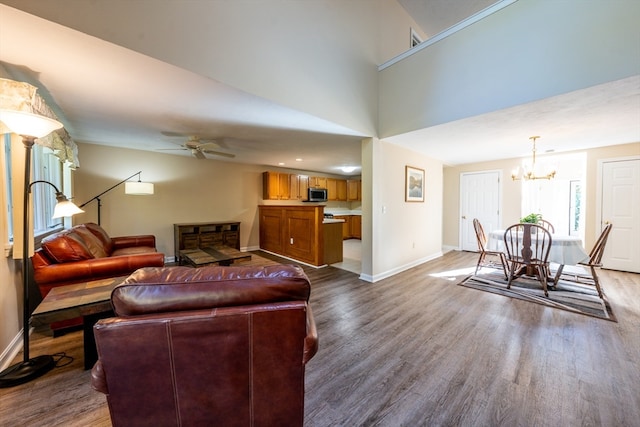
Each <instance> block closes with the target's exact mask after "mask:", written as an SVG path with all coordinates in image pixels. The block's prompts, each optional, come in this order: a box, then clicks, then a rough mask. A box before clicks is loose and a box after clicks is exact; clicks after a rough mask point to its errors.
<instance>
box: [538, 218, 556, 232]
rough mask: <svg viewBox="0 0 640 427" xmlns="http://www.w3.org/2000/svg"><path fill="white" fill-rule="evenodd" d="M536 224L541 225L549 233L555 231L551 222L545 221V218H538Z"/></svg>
mask: <svg viewBox="0 0 640 427" xmlns="http://www.w3.org/2000/svg"><path fill="white" fill-rule="evenodd" d="M538 225H539V226H541V227H542V228H544V229H546V230H548V231H549V233H551V234H553V233H555V232H556V229H555V227H554V226H553V224H551V223H550V222H549V221H547V220H545V219H539V220H538Z"/></svg>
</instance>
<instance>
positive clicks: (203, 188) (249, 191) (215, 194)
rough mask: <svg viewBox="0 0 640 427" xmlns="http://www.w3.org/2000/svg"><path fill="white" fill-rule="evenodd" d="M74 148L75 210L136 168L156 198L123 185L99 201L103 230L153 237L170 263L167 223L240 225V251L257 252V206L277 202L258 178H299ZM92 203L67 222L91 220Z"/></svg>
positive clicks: (241, 166) (254, 169) (200, 162)
mask: <svg viewBox="0 0 640 427" xmlns="http://www.w3.org/2000/svg"><path fill="white" fill-rule="evenodd" d="M78 145H79V151H80V153H81V155H80V161H81V167H80V168H79V169H78V170H76V171H75V172H74V173H73V181H74V194H73V196H74V201H75V202H76V203H77V204H79V205H81V204H83V203H84V202H86V201H88V200H91V199H92V198H93V197H95V196H96V195H98V194H100V193H101V192H103V191H105V190H106V189H108V188H110V187H111V186H113V185H115V184H117V183H118V182H119V181H122V180H123V179H125V178H127V177H128V176H130V175H132V174H134V173H136V172H138V171H140V170H141V171H142V174H141V179H142V181H148V182H152V183H154V186H155V194H154V195H151V196H130V195H126V194H124V185H120V186H118V187H116V188H115V189H113V190H111V191H110V192H108V193H106V194H104V195H103V196H101V197H100V199H101V204H102V207H101V210H100V215H101V225H102V227H103V228H104V229H105V230H106V231H107V232H108V233H109V234H110V235H112V236H122V235H129V234H153V235H155V236H156V239H157V245H158V250H159V251H161V252H163V253H164V254H165V255H166V256H168V257H173V256H174V241H173V224H174V223H182V222H202V221H240V223H241V226H240V246H241V248H242V249H249V250H252V249H257V248H258V247H259V245H260V240H259V238H260V236H259V229H258V205H260V204H278V203H279V202H277V201H265V200H263V199H262V172H264V171H266V170H282V171H287V172H291V173H293V172H296V173H297V172H300V173H305V172H304V171H293V170H286V169H276V168H271V167H266V166H259V165H247V164H241V163H231V162H223V161H216V160H198V159H195V158H194V157H191V156H176V155H170V154H164V153H154V152H148V151H139V150H128V149H122V148H109V147H104V146H99V145H94V144H82V143H80V144H78ZM314 175H319V176H334V177H335V175H327V174H314ZM342 178H344V177H342ZM135 179H137V178H134V180H135ZM281 203H286V204H294V203H302V202H292V201H286V202H281ZM97 205H98V204H97V201H93V202H91V203H89V204H88V205H87V206H85V207H84V208H83V209H84V210H85V213H84V214H80V215H76V216H74V217H73V222H74V224H78V223H83V222H97ZM326 205H327V206H330V207H343V208H349V209H356V208H357V207H359V203H357V202H327V203H326Z"/></svg>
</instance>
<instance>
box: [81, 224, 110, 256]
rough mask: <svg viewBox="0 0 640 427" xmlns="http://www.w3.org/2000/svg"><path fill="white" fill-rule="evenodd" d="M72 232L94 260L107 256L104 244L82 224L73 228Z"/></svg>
mask: <svg viewBox="0 0 640 427" xmlns="http://www.w3.org/2000/svg"><path fill="white" fill-rule="evenodd" d="M73 230H74V231H75V232H76V233H78V235H79V236H80V237H81V238H82V240H83V241H84V243H85V245H86V246H87V248H88V249H89V252H91V255H93V257H94V258H104V257H106V256H109V254H108V253H107V251H106V250H105V245H104V242H103V241H102V240H100V238H98V236H96V235H95V234H93V233H92V232H91V230H89V229H88V228H87V227H86V226H85V225H84V224H82V225H78V226H76V227H73Z"/></svg>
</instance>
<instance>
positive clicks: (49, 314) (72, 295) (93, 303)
mask: <svg viewBox="0 0 640 427" xmlns="http://www.w3.org/2000/svg"><path fill="white" fill-rule="evenodd" d="M126 277H127V276H122V277H114V278H110V279H101V280H94V281H90V282H83V283H77V284H74V285H66V286H58V287H56V288H53V289H51V291H50V292H49V293H48V294H47V296H46V297H44V299H43V300H42V302H41V303H40V305H38V307H36V309H35V310H34V311H33V313H32V314H31V324H32V325H33V326H39V325H48V324H50V323H53V322H58V321H60V320H67V319H75V318H76V317H82V319H83V335H84V368H85V369H90V368H91V367H92V366H93V364H94V363H95V362H96V361H97V360H98V353H97V351H96V343H95V339H94V337H93V325H94V324H95V323H96V322H97V321H98V320H100V319H103V318H105V317H111V316H113V310H112V307H111V291H112V290H113V288H115V287H116V286H117V285H119V284H120V283H122V282H123V281H124V279H126Z"/></svg>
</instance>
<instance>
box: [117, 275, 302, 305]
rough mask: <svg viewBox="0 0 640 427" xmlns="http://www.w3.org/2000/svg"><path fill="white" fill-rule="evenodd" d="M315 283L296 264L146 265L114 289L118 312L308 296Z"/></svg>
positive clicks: (296, 298)
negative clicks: (223, 265)
mask: <svg viewBox="0 0 640 427" xmlns="http://www.w3.org/2000/svg"><path fill="white" fill-rule="evenodd" d="M310 292H311V286H310V284H309V279H308V278H307V276H306V275H305V273H304V271H303V270H302V268H300V267H298V266H295V265H273V266H265V267H255V266H253V267H251V266H246V267H218V266H209V267H200V268H196V269H194V268H191V267H147V268H141V269H139V270H137V271H135V272H134V273H133V274H131V275H130V276H129V277H128V278H127V279H126V280H125V281H124V283H122V284H121V285H119V286H117V287H116V288H115V289H114V290H113V293H112V294H111V303H112V305H113V308H114V311H115V313H116V314H117V315H119V316H135V315H140V314H149V313H160V312H166V311H187V310H201V309H206V308H211V307H228V306H241V305H252V304H267V303H274V302H281V301H305V302H306V301H308V300H309V294H310Z"/></svg>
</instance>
